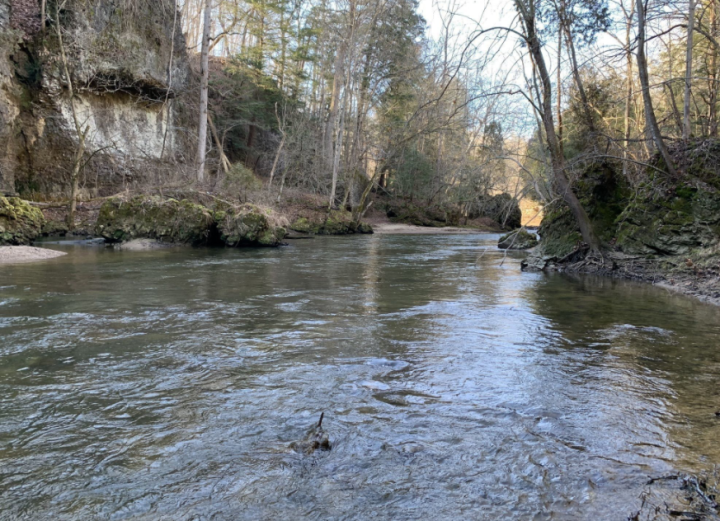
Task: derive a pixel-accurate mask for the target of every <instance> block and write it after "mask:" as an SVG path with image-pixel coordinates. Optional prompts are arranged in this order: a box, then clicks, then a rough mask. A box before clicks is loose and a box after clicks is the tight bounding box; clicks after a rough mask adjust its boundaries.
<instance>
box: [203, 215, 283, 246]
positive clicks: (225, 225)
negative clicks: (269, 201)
mask: <svg viewBox="0 0 720 521" xmlns="http://www.w3.org/2000/svg"><path fill="white" fill-rule="evenodd" d="M272 217H273V216H272V214H271V212H270V211H269V210H264V209H262V208H259V207H257V206H255V205H252V204H245V205H243V206H240V207H238V208H228V209H226V210H221V211H217V212H215V218H216V220H217V227H218V231H219V232H220V238H221V240H222V242H224V243H225V244H226V245H228V246H232V247H237V246H279V245H281V244H282V241H283V239H284V238H285V236H286V235H287V230H286V229H285V228H283V227H282V226H276V225H275V224H273V218H272Z"/></svg>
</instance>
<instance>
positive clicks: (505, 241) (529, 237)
mask: <svg viewBox="0 0 720 521" xmlns="http://www.w3.org/2000/svg"><path fill="white" fill-rule="evenodd" d="M537 245H538V240H537V237H535V235H533V234H532V233H530V232H528V231H527V230H525V229H524V228H519V229H517V230H515V231H512V232H510V233H508V234H506V235H503V236H502V237H500V240H499V241H498V248H500V249H501V250H529V249H530V248H534V247H535V246H537Z"/></svg>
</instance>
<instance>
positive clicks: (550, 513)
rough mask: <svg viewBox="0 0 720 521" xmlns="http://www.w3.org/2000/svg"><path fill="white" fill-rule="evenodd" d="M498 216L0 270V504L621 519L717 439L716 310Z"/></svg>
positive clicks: (68, 510)
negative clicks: (501, 229) (536, 241)
mask: <svg viewBox="0 0 720 521" xmlns="http://www.w3.org/2000/svg"><path fill="white" fill-rule="evenodd" d="M496 239H497V237H496V236H482V235H467V236H453V237H443V236H432V237H402V236H395V237H392V236H386V237H371V238H360V239H357V240H350V239H338V240H322V239H318V240H316V241H300V244H294V245H293V246H291V247H289V248H283V249H278V250H261V251H257V250H248V251H241V250H188V251H184V252H174V253H173V256H172V257H168V256H167V255H166V254H164V253H163V254H162V255H157V256H154V255H148V256H143V257H142V258H140V257H134V256H128V255H123V256H122V262H118V260H117V259H118V258H120V257H118V256H116V255H113V254H111V253H108V252H100V251H98V252H95V253H92V254H89V255H90V257H89V258H86V259H85V262H83V263H82V264H81V265H79V266H78V267H74V265H73V264H72V263H70V264H66V265H44V266H39V265H36V266H18V267H15V268H14V269H13V275H12V278H13V280H3V279H2V277H3V273H0V290H2V295H3V296H2V300H0V303H1V302H9V304H6V305H2V304H0V335H2V342H0V420H2V421H0V512H2V515H0V518H3V517H7V518H8V519H14V518H22V516H24V517H26V518H29V519H35V518H38V519H41V518H54V519H60V520H62V519H98V518H100V519H106V518H107V519H153V520H154V519H163V518H165V519H195V518H197V519H210V518H213V517H214V518H218V519H253V520H255V519H348V518H355V519H424V518H436V519H477V518H483V519H535V518H537V519H544V518H553V519H568V520H569V519H588V518H596V519H598V520H600V519H618V518H624V517H627V515H629V514H630V513H631V512H633V511H635V510H637V509H638V508H639V505H640V499H639V497H640V494H641V493H642V492H643V491H644V490H645V487H646V485H645V483H646V482H647V477H648V475H654V476H658V475H663V474H666V473H669V472H671V471H676V470H677V469H680V470H686V471H696V470H699V469H701V468H702V467H703V465H708V464H709V462H717V461H720V452H719V451H720V449H719V448H718V445H717V443H716V441H717V423H716V421H715V417H714V410H712V408H711V406H710V404H709V403H708V397H712V396H715V394H717V393H716V391H717V389H718V388H720V386H719V385H718V384H719V383H720V354H718V352H717V349H715V348H716V333H717V329H716V327H715V326H714V325H715V324H717V323H719V322H720V321H718V318H720V317H719V316H718V312H717V310H715V309H714V308H707V307H704V306H700V305H694V306H690V307H689V306H687V305H685V304H684V303H683V301H678V300H676V298H675V297H673V296H668V295H666V294H665V293H663V292H652V291H653V290H652V288H646V287H642V286H635V285H632V284H628V285H624V284H612V285H609V284H607V285H606V284H600V283H598V282H595V281H588V280H586V279H582V278H579V279H573V278H565V277H556V276H544V275H527V276H526V275H521V274H520V272H519V270H518V262H519V261H518V259H516V258H507V259H505V262H504V264H503V265H502V266H501V265H500V260H501V258H502V256H501V255H499V254H497V253H495V252H496V250H495V249H494V248H495V246H494V241H496ZM486 250H487V253H483V252H484V251H486ZM169 259H172V261H170V262H168V260H169ZM183 281H184V282H183ZM83 288H86V289H83ZM648 292H651V294H649V293H648ZM650 297H652V298H650ZM667 309H672V310H673V312H672V313H666V312H665V311H666V310H667ZM322 412H324V413H325V419H324V423H323V427H324V428H325V429H326V430H327V432H328V433H329V434H330V438H331V442H332V444H333V450H332V451H330V452H323V453H315V454H312V455H309V456H308V455H305V454H298V453H296V452H295V451H293V450H291V448H290V445H291V443H292V442H294V441H297V440H301V439H304V437H305V436H306V435H307V431H308V429H309V428H310V427H311V426H312V425H313V424H315V423H316V422H317V420H318V418H319V416H320V414H321V413H322ZM664 494H665V495H663V496H662V498H663V500H666V501H668V502H669V504H670V503H672V502H673V501H680V503H677V504H679V505H681V504H682V503H681V500H682V498H681V497H678V496H677V495H673V494H674V492H673V491H672V490H670V489H668V491H666V492H664ZM672 504H675V503H672Z"/></svg>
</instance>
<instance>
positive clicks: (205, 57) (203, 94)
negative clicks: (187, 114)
mask: <svg viewBox="0 0 720 521" xmlns="http://www.w3.org/2000/svg"><path fill="white" fill-rule="evenodd" d="M210 8H211V6H210V0H205V15H204V22H203V36H202V54H201V57H200V64H201V65H200V67H201V75H202V78H201V80H200V123H199V126H198V153H197V164H198V170H197V180H198V181H199V182H201V183H202V182H203V181H204V180H205V155H206V151H207V128H208V83H209V77H210V58H209V56H210V49H209V48H210Z"/></svg>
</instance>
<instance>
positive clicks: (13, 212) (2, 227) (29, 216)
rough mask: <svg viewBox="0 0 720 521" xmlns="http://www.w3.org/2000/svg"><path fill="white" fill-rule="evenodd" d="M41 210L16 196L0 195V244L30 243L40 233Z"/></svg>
mask: <svg viewBox="0 0 720 521" xmlns="http://www.w3.org/2000/svg"><path fill="white" fill-rule="evenodd" d="M44 224H45V217H44V216H43V214H42V212H41V211H40V210H38V209H37V208H35V207H34V206H32V205H30V203H28V202H27V201H23V200H22V199H19V198H17V197H10V198H6V197H0V245H4V244H9V245H15V246H22V245H27V244H31V243H32V242H33V241H34V240H35V239H37V238H38V237H39V236H40V234H41V233H42V228H43V225H44Z"/></svg>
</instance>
